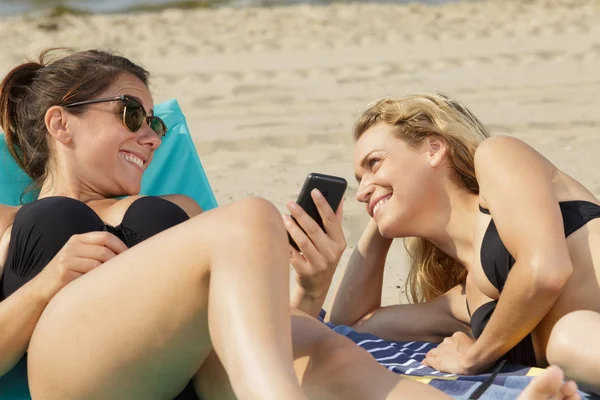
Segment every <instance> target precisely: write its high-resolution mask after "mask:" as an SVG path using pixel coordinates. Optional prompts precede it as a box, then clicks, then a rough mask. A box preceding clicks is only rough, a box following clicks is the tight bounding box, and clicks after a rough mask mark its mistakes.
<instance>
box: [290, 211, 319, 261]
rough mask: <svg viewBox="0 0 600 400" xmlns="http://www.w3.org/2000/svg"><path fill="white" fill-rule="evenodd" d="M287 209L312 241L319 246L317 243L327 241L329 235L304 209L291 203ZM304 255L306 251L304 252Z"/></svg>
mask: <svg viewBox="0 0 600 400" xmlns="http://www.w3.org/2000/svg"><path fill="white" fill-rule="evenodd" d="M287 208H288V210H289V211H290V213H291V214H292V216H293V217H294V219H295V220H296V221H295V222H296V223H297V224H298V225H299V227H302V230H304V232H303V234H304V235H305V236H308V239H310V241H312V242H313V243H315V244H317V242H322V241H324V240H326V239H327V235H326V234H325V232H323V229H321V227H320V226H319V224H317V223H316V221H315V220H314V219H313V218H312V217H311V216H310V215H308V214H307V213H306V211H304V210H303V209H302V207H300V206H299V205H298V204H296V203H295V202H293V201H290V202H289V203H288V204H287ZM290 234H291V233H290ZM292 237H293V236H292ZM294 240H295V238H294ZM296 244H298V247H300V244H299V243H298V242H296ZM302 253H304V251H302Z"/></svg>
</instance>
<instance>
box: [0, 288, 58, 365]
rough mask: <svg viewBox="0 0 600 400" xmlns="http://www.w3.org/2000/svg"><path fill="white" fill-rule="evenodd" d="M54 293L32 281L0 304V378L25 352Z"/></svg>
mask: <svg viewBox="0 0 600 400" xmlns="http://www.w3.org/2000/svg"><path fill="white" fill-rule="evenodd" d="M53 294H54V293H53V292H52V291H49V290H48V288H47V287H42V285H41V284H40V280H36V279H33V280H31V281H30V282H28V283H27V284H25V285H24V286H23V287H21V288H20V289H19V290H17V291H16V292H15V293H13V294H12V295H10V296H9V297H8V298H6V299H5V300H3V301H2V302H0V376H2V375H4V374H6V373H7V372H8V371H10V370H11V368H13V367H14V366H15V365H16V364H17V362H18V361H19V359H21V357H22V356H23V354H25V352H26V351H27V347H28V346H29V341H30V340H31V335H32V334H33V330H34V328H35V326H36V324H37V322H38V320H39V318H40V316H41V315H42V312H43V311H44V308H45V307H46V305H47V304H48V302H49V300H50V299H51V298H52V295H53Z"/></svg>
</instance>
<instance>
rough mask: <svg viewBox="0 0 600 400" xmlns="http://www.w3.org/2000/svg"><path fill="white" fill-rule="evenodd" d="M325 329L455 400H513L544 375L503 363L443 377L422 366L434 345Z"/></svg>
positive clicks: (598, 398) (597, 399) (347, 329)
mask: <svg viewBox="0 0 600 400" xmlns="http://www.w3.org/2000/svg"><path fill="white" fill-rule="evenodd" d="M327 325H328V326H329V327H330V328H331V329H333V330H334V331H335V332H337V333H339V334H342V335H344V336H346V337H348V338H349V339H351V340H352V341H353V342H354V343H356V344H357V345H358V346H360V347H362V348H363V349H365V350H366V351H367V352H369V353H370V354H371V355H372V356H373V357H374V358H375V359H376V360H377V362H379V364H381V365H383V366H384V367H386V368H388V369H389V370H390V371H393V372H395V373H397V374H400V375H403V376H405V377H407V378H410V379H414V380H417V381H420V382H423V383H426V384H429V385H431V386H434V387H436V388H438V389H440V390H441V391H443V392H444V393H446V394H448V395H450V396H452V397H453V398H455V399H460V400H462V399H515V398H516V397H517V396H518V395H519V394H520V393H521V391H522V390H523V389H524V388H525V386H527V384H529V382H531V380H532V379H533V377H535V376H537V375H539V374H540V373H541V372H542V371H543V370H542V369H540V368H532V367H526V366H522V365H514V364H508V363H504V362H502V363H499V364H497V365H496V366H494V367H492V368H491V369H490V371H487V372H486V373H482V374H479V375H474V376H465V375H460V376H459V375H455V374H446V373H442V372H439V371H436V370H434V369H433V368H430V367H426V366H424V365H422V364H421V361H422V360H423V359H424V358H425V354H427V352H428V351H429V350H431V349H433V348H435V347H436V346H437V344H435V343H424V342H390V341H386V340H383V339H381V338H378V337H377V336H374V335H371V334H368V333H359V332H356V331H355V330H354V329H352V328H350V327H347V326H334V325H332V324H330V323H327ZM581 397H582V398H583V399H588V400H592V399H593V400H600V396H594V395H590V394H587V393H583V392H581Z"/></svg>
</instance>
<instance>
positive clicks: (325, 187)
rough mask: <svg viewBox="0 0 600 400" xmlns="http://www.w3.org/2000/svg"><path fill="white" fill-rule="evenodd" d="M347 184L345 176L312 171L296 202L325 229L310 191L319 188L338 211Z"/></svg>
mask: <svg viewBox="0 0 600 400" xmlns="http://www.w3.org/2000/svg"><path fill="white" fill-rule="evenodd" d="M347 186H348V182H346V180H345V179H344V178H341V177H339V176H332V175H325V174H320V173H317V172H312V173H310V174H308V176H307V177H306V180H305V181H304V185H302V189H301V190H300V194H299V195H298V199H297V200H296V203H297V204H298V205H299V206H300V207H302V209H303V210H304V211H305V212H306V213H307V214H308V215H309V216H310V217H311V218H312V219H314V220H315V222H316V223H317V224H318V225H319V226H320V227H321V229H323V231H325V228H324V226H323V220H322V219H321V215H320V214H319V210H318V209H317V206H316V204H315V202H314V201H313V199H312V196H311V194H310V193H311V192H312V190H313V189H319V191H320V192H321V193H322V194H323V197H325V199H326V200H327V202H328V203H329V206H330V207H331V209H332V210H333V212H337V209H338V206H339V205H340V202H341V201H342V198H343V197H344V193H345V192H346V187H347ZM292 218H293V217H292ZM300 229H302V227H300ZM288 238H289V241H290V244H291V245H292V247H293V248H295V249H296V250H298V251H300V249H299V248H298V245H296V242H294V240H293V239H292V237H291V236H290V235H289V233H288Z"/></svg>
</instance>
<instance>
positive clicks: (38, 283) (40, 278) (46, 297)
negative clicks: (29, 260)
mask: <svg viewBox="0 0 600 400" xmlns="http://www.w3.org/2000/svg"><path fill="white" fill-rule="evenodd" d="M28 287H29V293H30V294H31V295H32V296H33V297H35V298H36V299H38V300H39V301H41V302H45V303H49V302H50V300H52V298H53V297H54V296H55V295H56V293H58V291H59V290H60V289H59V288H58V285H56V284H55V283H54V280H53V279H52V277H50V276H46V274H44V271H42V272H41V273H39V274H38V275H37V276H36V277H35V278H33V279H32V280H31V281H30V285H28Z"/></svg>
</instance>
